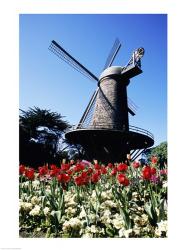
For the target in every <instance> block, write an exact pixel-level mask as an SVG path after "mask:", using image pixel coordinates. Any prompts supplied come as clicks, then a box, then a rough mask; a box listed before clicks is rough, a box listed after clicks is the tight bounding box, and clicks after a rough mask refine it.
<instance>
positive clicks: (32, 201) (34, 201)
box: [31, 196, 40, 205]
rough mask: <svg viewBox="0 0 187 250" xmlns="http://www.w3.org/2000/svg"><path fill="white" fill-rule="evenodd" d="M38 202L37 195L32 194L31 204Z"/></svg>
mask: <svg viewBox="0 0 187 250" xmlns="http://www.w3.org/2000/svg"><path fill="white" fill-rule="evenodd" d="M39 202H40V199H39V198H38V197H37V196H33V197H32V198H31V203H32V204H33V205H36V204H39Z"/></svg>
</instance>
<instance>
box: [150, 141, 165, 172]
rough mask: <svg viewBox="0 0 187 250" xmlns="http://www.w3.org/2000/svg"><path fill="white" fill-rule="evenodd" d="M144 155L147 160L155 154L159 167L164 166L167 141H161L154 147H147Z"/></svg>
mask: <svg viewBox="0 0 187 250" xmlns="http://www.w3.org/2000/svg"><path fill="white" fill-rule="evenodd" d="M145 155H146V156H147V158H148V160H150V159H151V157H152V156H157V158H158V163H159V165H160V168H162V167H164V164H165V163H167V142H162V143H160V144H159V145H158V146H156V147H153V148H150V149H147V150H146V152H145Z"/></svg>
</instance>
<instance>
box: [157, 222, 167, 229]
mask: <svg viewBox="0 0 187 250" xmlns="http://www.w3.org/2000/svg"><path fill="white" fill-rule="evenodd" d="M157 225H158V228H159V230H160V231H162V232H167V229H168V223H167V221H166V220H164V221H163V220H161V222H159V223H157Z"/></svg>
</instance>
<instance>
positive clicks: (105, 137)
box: [49, 39, 154, 162]
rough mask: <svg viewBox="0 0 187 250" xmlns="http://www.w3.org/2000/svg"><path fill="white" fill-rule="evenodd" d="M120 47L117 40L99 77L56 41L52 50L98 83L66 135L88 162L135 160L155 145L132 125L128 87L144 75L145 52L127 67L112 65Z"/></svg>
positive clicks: (136, 54)
mask: <svg viewBox="0 0 187 250" xmlns="http://www.w3.org/2000/svg"><path fill="white" fill-rule="evenodd" d="M120 47H121V43H120V42H119V40H118V39H116V40H115V42H114V45H113V47H112V49H111V51H110V54H109V56H108V58H107V60H106V63H105V66H104V69H103V71H102V73H101V74H100V76H99V77H96V76H95V75H94V74H93V73H92V72H91V71H89V70H88V69H87V68H86V67H84V66H83V65H82V64H81V63H80V62H79V61H78V60H76V59H75V58H74V57H73V56H71V55H70V54H69V53H68V52H67V51H66V50H65V49H64V48H63V47H62V46H61V45H59V44H58V43H57V42H56V41H54V40H53V41H52V42H51V44H50V47H49V49H50V50H51V51H52V52H53V53H54V54H56V55H57V56H58V57H59V58H61V59H62V60H64V61H65V62H66V63H68V64H70V65H71V66H72V67H73V68H75V69H76V70H78V71H79V72H80V73H82V74H83V75H85V76H86V77H88V78H89V79H91V80H94V81H95V82H97V88H96V90H95V92H94V93H93V95H92V97H91V99H90V101H89V103H88V105H87V107H86V109H85V111H84V113H83V115H82V117H81V119H80V121H79V123H78V124H77V125H76V126H73V127H72V128H71V129H70V130H68V131H67V132H66V134H65V138H66V139H67V140H68V142H69V143H71V144H74V145H79V146H81V147H82V148H83V149H84V152H85V156H86V158H87V159H88V160H93V159H97V160H100V161H102V162H119V161H124V159H125V158H126V155H127V154H129V153H131V156H132V157H131V158H132V159H135V158H136V157H138V156H139V155H140V154H141V153H142V152H143V151H144V150H145V149H146V148H148V147H151V146H152V145H153V144H154V137H153V135H152V134H151V133H150V132H148V131H147V130H144V129H141V128H138V127H135V126H131V125H129V113H130V114H131V115H133V116H134V115H135V109H134V108H135V105H134V104H133V102H132V101H131V100H130V99H129V98H128V97H127V86H128V85H129V83H130V79H131V78H133V77H135V76H137V75H139V74H141V73H142V70H141V58H142V57H143V55H144V49H143V48H138V49H136V50H135V51H133V53H132V56H131V58H130V60H129V62H128V63H127V64H126V66H112V63H113V61H114V59H115V57H116V55H117V53H118V51H119V49H120Z"/></svg>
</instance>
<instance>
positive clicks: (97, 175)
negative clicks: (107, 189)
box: [91, 172, 100, 183]
mask: <svg viewBox="0 0 187 250" xmlns="http://www.w3.org/2000/svg"><path fill="white" fill-rule="evenodd" d="M99 179H100V174H99V173H98V172H96V173H94V174H92V177H91V181H92V182H93V183H97V182H98V181H99Z"/></svg>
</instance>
